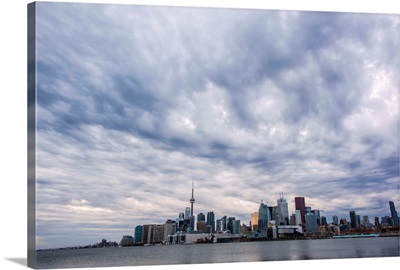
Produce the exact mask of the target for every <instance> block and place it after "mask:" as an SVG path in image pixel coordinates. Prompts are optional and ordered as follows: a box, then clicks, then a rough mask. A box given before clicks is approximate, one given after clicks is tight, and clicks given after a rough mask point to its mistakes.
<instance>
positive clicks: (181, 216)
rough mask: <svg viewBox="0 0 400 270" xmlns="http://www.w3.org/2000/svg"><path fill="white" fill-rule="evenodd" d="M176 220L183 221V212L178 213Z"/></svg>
mask: <svg viewBox="0 0 400 270" xmlns="http://www.w3.org/2000/svg"><path fill="white" fill-rule="evenodd" d="M178 219H179V220H184V219H185V214H184V213H183V212H180V213H179V217H178Z"/></svg>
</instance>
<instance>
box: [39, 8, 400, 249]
mask: <svg viewBox="0 0 400 270" xmlns="http://www.w3.org/2000/svg"><path fill="white" fill-rule="evenodd" d="M37 15H38V17H37V42H38V44H37V60H38V63H37V70H38V74H37V79H38V85H37V87H38V99H37V100H38V104H37V112H38V114H37V118H38V133H37V139H38V142H37V145H38V151H37V161H38V168H37V173H38V181H37V190H38V195H37V199H38V231H39V236H38V246H39V247H46V246H52V245H53V244H52V241H54V239H58V240H57V243H60V242H58V241H59V240H60V239H63V238H64V237H67V236H68V238H69V239H70V242H68V243H71V244H73V243H76V244H85V243H87V241H89V243H90V242H93V239H97V238H99V237H100V235H102V234H103V235H104V237H107V235H108V236H109V237H112V238H114V239H113V240H115V241H118V240H119V239H118V237H119V236H122V235H123V234H131V233H132V230H133V228H134V226H135V225H138V224H144V223H154V222H164V221H165V220H166V219H168V218H175V217H176V216H177V215H178V213H179V212H181V211H183V210H184V208H185V207H186V206H188V205H189V202H188V199H189V197H190V187H191V180H192V179H195V184H196V191H195V192H196V195H195V197H196V204H195V212H197V213H199V212H203V213H206V212H208V211H214V212H215V213H216V215H217V218H219V217H220V216H223V215H228V216H236V217H237V218H239V219H241V220H242V221H245V222H247V221H248V220H249V216H250V213H251V212H254V211H257V209H258V203H259V200H260V199H264V200H266V201H268V203H269V204H271V205H274V204H275V200H276V199H277V198H278V193H279V192H284V193H285V196H286V197H287V199H288V201H289V207H290V208H291V210H293V208H294V202H293V198H294V197H295V196H304V197H306V201H307V204H308V205H310V206H312V207H315V208H320V209H324V210H325V214H326V215H327V216H329V215H333V214H337V215H342V216H343V217H347V216H348V211H349V210H350V209H351V210H356V211H358V212H360V214H362V215H363V214H365V215H371V216H375V215H379V216H383V215H387V214H388V211H389V210H388V206H387V201H388V200H393V201H396V200H398V197H396V196H398V160H399V157H398V151H397V150H398V149H397V148H398V147H397V146H398V83H397V76H398V57H393V55H396V54H398V45H399V44H398V31H397V29H398V17H396V16H392V15H379V14H355V13H347V14H345V13H318V12H294V11H262V10H235V9H204V8H167V7H146V6H121V5H116V6H113V5H86V4H59V3H58V4H57V3H39V4H38V13H37ZM375 172H377V173H375ZM396 181H397V182H396ZM396 203H397V204H398V201H396ZM77 231H81V232H82V233H77ZM58 232H59V233H58ZM57 234H59V235H57ZM72 235H76V238H73V237H72ZM84 235H85V236H86V237H84ZM73 239H76V240H73ZM98 240H100V239H98ZM98 240H96V241H98ZM60 241H61V240H60ZM74 241H75V242H74ZM82 241H85V243H83V242H82ZM61 242H62V241H61ZM65 243H67V242H65Z"/></svg>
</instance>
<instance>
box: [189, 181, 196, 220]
mask: <svg viewBox="0 0 400 270" xmlns="http://www.w3.org/2000/svg"><path fill="white" fill-rule="evenodd" d="M194 201H195V200H194V181H192V197H191V198H190V216H191V217H192V216H193V204H194Z"/></svg>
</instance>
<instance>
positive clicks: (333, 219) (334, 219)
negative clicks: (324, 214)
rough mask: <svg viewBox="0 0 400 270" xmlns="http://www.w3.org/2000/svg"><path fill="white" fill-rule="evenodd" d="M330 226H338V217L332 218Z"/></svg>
mask: <svg viewBox="0 0 400 270" xmlns="http://www.w3.org/2000/svg"><path fill="white" fill-rule="evenodd" d="M332 224H334V225H338V224H339V218H338V216H332Z"/></svg>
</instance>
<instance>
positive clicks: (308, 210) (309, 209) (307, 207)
mask: <svg viewBox="0 0 400 270" xmlns="http://www.w3.org/2000/svg"><path fill="white" fill-rule="evenodd" d="M310 213H311V207H309V206H306V215H307V214H310Z"/></svg>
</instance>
